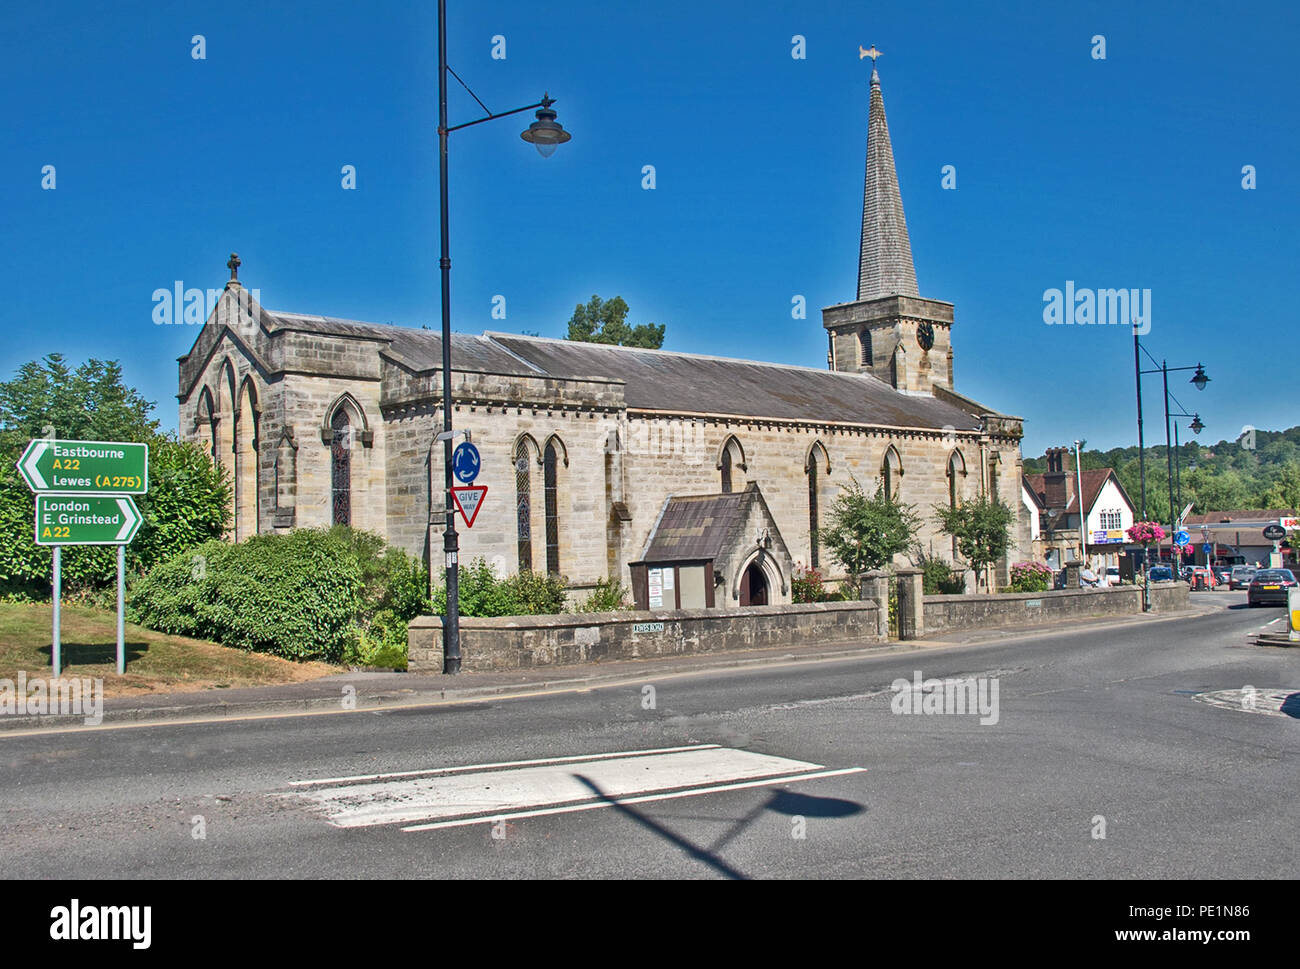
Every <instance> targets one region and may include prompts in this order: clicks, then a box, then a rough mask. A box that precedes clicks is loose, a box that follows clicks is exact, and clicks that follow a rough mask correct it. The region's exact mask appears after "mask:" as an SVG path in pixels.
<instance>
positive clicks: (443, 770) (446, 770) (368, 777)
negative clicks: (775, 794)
mask: <svg viewBox="0 0 1300 969" xmlns="http://www.w3.org/2000/svg"><path fill="white" fill-rule="evenodd" d="M718 746H719V745H718V744H691V745H690V746H689V747H660V748H659V749H658V750H619V751H615V752H614V753H612V754H577V755H575V756H573V757H544V758H542V759H540V760H505V761H501V762H500V763H496V764H467V765H465V766H462V767H431V768H429V769H428V770H404V771H395V772H393V773H390V774H354V775H353V776H352V777H323V778H320V779H319V780H311V781H290V782H289V784H290V786H291V787H307V786H313V785H319V784H343V783H347V782H350V781H383V780H389V779H390V778H394V777H423V776H428V775H433V774H463V773H465V772H466V771H473V770H492V769H493V768H497V767H533V766H537V765H540V764H570V763H573V762H575V761H580V760H608V759H611V758H615V757H641V756H643V755H645V754H675V753H678V752H680V751H683V750H715V749H717V747H718Z"/></svg>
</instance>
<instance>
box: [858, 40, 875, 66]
mask: <svg viewBox="0 0 1300 969" xmlns="http://www.w3.org/2000/svg"><path fill="white" fill-rule="evenodd" d="M880 54H881V52H880V51H878V50H876V45H875V44H872V45H871V50H867V49H866V48H865V47H863V46H862V45H861V44H859V45H858V60H862V58H864V57H870V58H871V69H872V70H873V71H874V70H875V69H876V58H877V57H879V56H880Z"/></svg>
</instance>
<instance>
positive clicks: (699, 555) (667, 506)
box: [641, 491, 749, 562]
mask: <svg viewBox="0 0 1300 969" xmlns="http://www.w3.org/2000/svg"><path fill="white" fill-rule="evenodd" d="M748 494H749V492H748V491H737V492H733V493H731V494H723V495H687V496H682V497H678V498H669V499H668V500H667V501H666V502H665V503H664V510H663V514H661V515H660V516H659V522H658V524H657V525H656V526H655V531H654V534H653V535H652V536H651V539H650V544H649V546H648V547H647V548H646V550H645V554H644V555H642V556H641V560H642V561H644V562H690V561H694V562H698V561H701V560H705V559H714V560H716V559H719V558H721V557H722V553H723V551H724V550H725V549H726V548H727V546H728V545H729V544H730V541H729V540H730V538H731V536H732V535H733V533H734V532H735V530H736V529H737V528H739V527H740V526H741V525H742V523H743V522H744V520H745V502H746V501H747V500H748V498H747V495H748Z"/></svg>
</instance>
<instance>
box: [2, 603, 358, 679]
mask: <svg viewBox="0 0 1300 969" xmlns="http://www.w3.org/2000/svg"><path fill="white" fill-rule="evenodd" d="M52 618H53V617H52V610H51V608H50V606H49V605H48V604H31V603H14V602H0V678H8V679H14V678H16V677H17V675H18V671H19V670H26V672H27V675H28V677H33V676H44V677H48V676H50V674H51V667H50V663H51V659H50V642H51V636H50V632H51V621H52ZM61 623H62V633H61V635H60V637H59V638H60V639H61V640H62V653H63V675H65V676H82V677H90V678H103V680H104V695H105V696H109V697H113V696H138V695H140V694H146V693H184V692H192V691H199V690H217V689H223V688H233V687H243V686H274V685H277V684H281V683H300V682H302V681H303V680H314V679H317V678H318V677H321V676H328V675H329V674H331V673H338V672H340V668H339V667H335V666H331V665H329V664H328V663H295V662H292V661H290V660H286V659H280V658H279V657H278V656H266V655H263V654H261V653H246V652H243V651H241V650H238V649H229V648H227V647H225V646H221V645H219V644H217V643H209V642H205V641H204V640H200V639H188V638H186V637H184V636H168V635H166V634H164V633H156V632H153V631H152V630H149V629H144V628H141V627H140V626H134V625H132V624H131V623H127V624H126V630H125V640H126V673H125V675H123V676H118V675H117V615H116V613H114V612H111V611H104V610H101V609H91V608H88V607H86V606H74V605H66V604H65V605H64V606H63V611H62V616H61Z"/></svg>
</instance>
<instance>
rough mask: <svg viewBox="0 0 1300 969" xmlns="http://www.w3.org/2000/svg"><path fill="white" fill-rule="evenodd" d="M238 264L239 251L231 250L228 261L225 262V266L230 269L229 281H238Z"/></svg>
mask: <svg viewBox="0 0 1300 969" xmlns="http://www.w3.org/2000/svg"><path fill="white" fill-rule="evenodd" d="M239 266H240V261H239V253H237V252H232V253H231V254H230V261H229V262H227V263H226V268H227V269H229V270H230V281H231V282H238V281H239Z"/></svg>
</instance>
